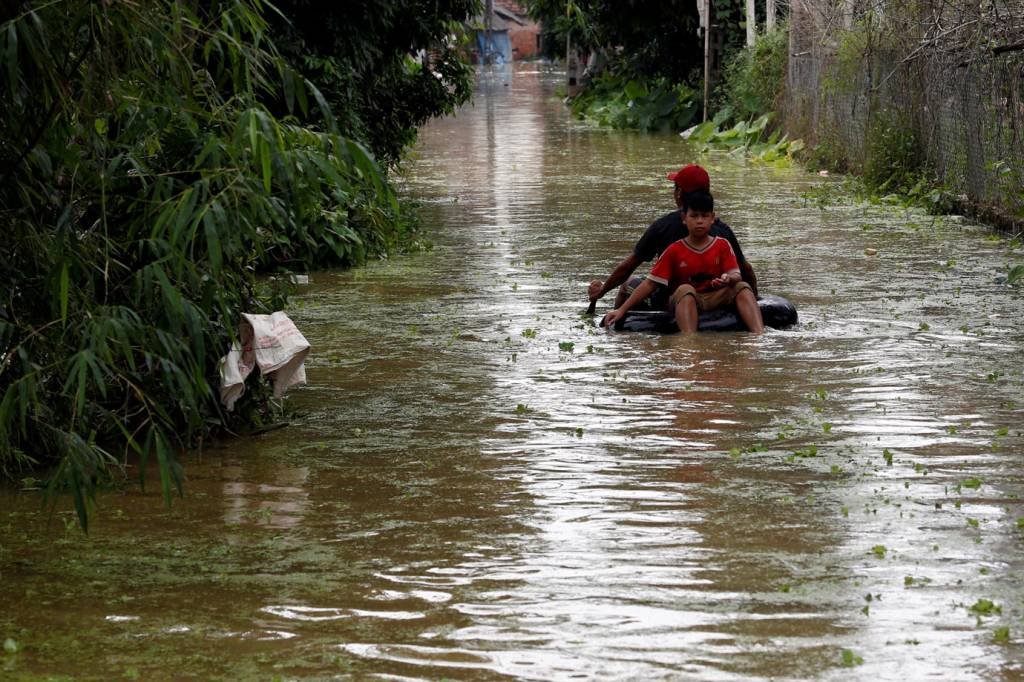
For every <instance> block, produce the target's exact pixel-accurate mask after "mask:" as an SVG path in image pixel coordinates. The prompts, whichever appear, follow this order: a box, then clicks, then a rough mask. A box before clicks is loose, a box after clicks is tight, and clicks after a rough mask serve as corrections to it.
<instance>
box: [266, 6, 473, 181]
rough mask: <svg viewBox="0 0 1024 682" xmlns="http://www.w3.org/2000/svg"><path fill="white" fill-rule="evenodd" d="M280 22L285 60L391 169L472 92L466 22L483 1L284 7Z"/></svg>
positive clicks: (276, 27)
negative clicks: (420, 132)
mask: <svg viewBox="0 0 1024 682" xmlns="http://www.w3.org/2000/svg"><path fill="white" fill-rule="evenodd" d="M276 6H277V7H278V8H279V9H280V10H281V13H282V16H281V17H278V19H277V20H276V21H275V22H274V31H275V40H276V42H277V44H278V47H279V48H280V49H281V51H282V53H283V54H284V55H285V56H286V57H287V58H288V59H289V61H290V62H291V63H292V64H294V65H295V66H296V67H297V68H299V69H300V71H301V72H302V74H303V75H304V76H306V77H307V78H309V79H310V80H311V81H313V82H315V83H316V84H317V86H318V87H319V88H320V90H321V91H322V92H323V93H324V95H325V97H326V98H327V100H328V101H329V102H330V103H331V106H332V108H333V109H334V110H335V111H336V112H337V114H338V117H339V125H340V126H341V129H342V132H343V133H344V134H346V135H349V136H352V137H355V138H357V139H361V140H363V141H364V142H365V143H366V144H367V145H368V146H369V147H370V148H371V149H372V150H373V152H374V153H375V154H376V155H377V157H378V158H379V159H380V160H382V161H383V162H385V163H388V164H391V163H394V162H395V161H397V160H398V158H399V157H400V156H401V153H402V150H403V149H404V148H405V147H406V146H408V145H409V144H411V143H412V141H413V140H414V139H415V136H416V128H417V127H418V126H420V125H422V124H423V123H424V122H426V121H427V120H428V119H430V118H432V117H434V116H437V115H439V114H444V113H448V112H450V111H451V110H452V109H453V108H454V107H455V106H457V105H458V104H461V103H463V102H465V101H466V100H467V99H468V98H469V95H470V93H471V90H470V88H471V85H472V83H471V75H472V71H471V68H470V67H469V66H468V65H467V64H465V63H464V62H463V61H462V60H461V59H460V54H459V49H460V44H459V36H460V35H461V34H462V23H463V22H464V21H465V20H466V19H467V18H468V17H469V16H470V15H472V14H474V13H476V12H478V11H479V8H480V3H479V2H478V0H437V1H431V0H351V1H350V2H345V3H337V2H326V1H323V0H282V1H281V2H277V3H276Z"/></svg>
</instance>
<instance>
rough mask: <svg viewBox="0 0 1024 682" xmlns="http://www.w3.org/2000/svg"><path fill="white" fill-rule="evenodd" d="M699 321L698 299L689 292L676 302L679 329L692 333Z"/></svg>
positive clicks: (685, 332)
mask: <svg viewBox="0 0 1024 682" xmlns="http://www.w3.org/2000/svg"><path fill="white" fill-rule="evenodd" d="M758 312H760V310H758ZM697 322H698V319H697V299H695V298H694V297H693V296H691V295H689V294H687V295H686V296H683V297H682V298H681V299H679V302H678V303H676V325H677V326H678V327H679V331H681V332H683V333H684V334H690V333H692V332H695V331H697Z"/></svg>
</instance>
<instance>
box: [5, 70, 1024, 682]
mask: <svg viewBox="0 0 1024 682" xmlns="http://www.w3.org/2000/svg"><path fill="white" fill-rule="evenodd" d="M558 81H559V78H558V75H557V74H555V73H549V72H546V71H544V70H543V69H542V67H537V66H533V65H523V66H518V67H516V68H515V69H507V70H498V71H489V72H485V73H483V74H482V75H481V80H480V84H479V88H478V92H477V96H476V100H475V103H474V104H473V105H472V106H467V107H465V108H463V109H462V110H460V111H459V112H458V114H457V115H456V116H454V117H452V118H448V119H445V120H441V121H436V122H433V123H431V124H430V125H429V126H427V128H426V129H425V130H424V131H423V133H422V136H421V140H420V143H419V145H418V147H417V150H416V153H415V155H414V157H413V159H412V160H411V161H410V162H409V163H408V164H407V166H406V171H405V175H404V177H403V180H402V182H403V185H404V189H405V191H406V192H407V193H408V194H409V195H411V196H413V197H415V198H416V199H418V200H419V201H420V202H421V203H422V215H423V218H424V226H425V230H424V232H425V234H426V235H427V236H428V237H429V239H430V241H431V242H432V248H430V249H429V250H424V251H421V252H418V253H414V254H411V255H408V256H401V257H396V258H394V259H392V260H390V261H385V262H379V263H375V264H372V265H370V266H369V267H367V268H363V269H359V270H354V271H350V272H330V273H313V274H312V277H311V279H312V283H311V285H310V286H309V287H308V288H303V289H302V291H301V293H300V296H299V299H298V300H297V304H298V305H297V306H296V308H295V309H294V310H292V311H290V312H291V313H292V315H293V318H294V319H295V320H296V322H297V323H298V324H299V327H300V328H301V329H302V330H303V332H304V333H305V335H306V336H307V338H308V339H309V340H310V342H311V343H312V345H313V353H312V355H311V359H310V361H309V366H308V375H309V379H310V382H311V383H310V386H308V387H305V388H300V389H298V390H296V391H295V392H294V393H293V394H290V397H289V398H288V400H289V404H290V405H291V406H292V408H293V409H294V410H295V411H296V412H297V417H296V418H294V419H293V420H292V421H293V423H292V426H291V427H289V428H287V429H283V430H280V431H275V432H273V433H270V434H267V435H265V436H262V437H259V438H255V439H249V440H245V441H240V442H236V443H233V444H231V445H230V446H227V447H224V448H214V449H207V450H206V451H205V452H204V453H202V455H201V457H200V456H199V455H196V456H193V457H190V461H189V463H188V465H187V473H188V479H189V480H188V482H187V484H186V497H185V499H183V500H179V501H176V502H175V504H174V507H173V508H172V510H171V511H170V512H167V511H166V510H165V509H164V508H163V507H162V505H161V503H160V501H159V492H158V491H157V490H149V492H148V493H146V494H143V493H141V492H138V491H133V492H126V493H125V494H123V495H107V496H105V497H104V498H103V499H102V500H101V507H100V509H99V517H98V519H97V521H96V524H95V528H94V529H93V531H92V534H91V536H90V537H89V538H88V539H87V540H83V539H82V538H81V537H80V535H79V534H78V532H77V530H75V528H74V526H73V524H69V526H70V528H69V530H67V531H65V529H64V527H63V524H62V523H61V519H63V518H65V515H62V514H58V515H57V518H56V520H53V521H51V522H50V523H49V525H47V523H46V519H45V518H41V517H40V516H39V514H38V511H37V510H38V499H37V498H36V497H34V496H33V495H31V494H25V493H14V492H4V493H0V526H2V527H4V528H5V534H4V539H3V540H2V541H0V542H2V545H0V575H2V578H3V580H2V581H0V599H2V600H3V603H4V604H5V609H4V612H3V614H2V615H0V627H2V629H0V638H3V637H10V638H13V639H15V640H17V643H18V647H19V649H18V651H17V652H16V653H14V654H7V655H6V658H3V659H0V664H3V665H5V666H7V667H6V670H8V671H10V672H13V673H16V674H22V675H26V676H27V675H44V674H63V675H81V676H83V677H89V676H95V677H111V676H113V677H123V676H132V675H135V676H139V677H141V678H143V679H159V678H167V677H173V676H186V677H187V676H196V677H201V678H260V679H267V678H271V677H274V676H276V675H277V676H281V678H283V679H292V678H300V679H305V678H308V679H327V678H332V677H338V678H341V679H346V678H350V677H351V678H356V679H367V678H370V679H394V680H398V679H441V678H447V679H474V680H476V679H506V678H517V679H536V680H563V679H643V680H656V679H666V680H669V679H736V678H766V677H771V678H792V679H796V678H832V679H844V680H845V679H871V680H875V679H885V680H906V679H922V678H926V677H936V678H942V679H959V680H966V679H1001V678H1006V679H1016V678H1019V677H1020V676H1022V675H1024V663H1022V662H1024V647H1022V642H1024V625H1022V620H1021V619H1022V616H1024V602H1022V596H1024V589H1022V581H1024V561H1022V552H1021V549H1022V542H1024V520H1021V519H1024V503H1022V501H1021V499H1020V495H1021V493H1022V491H1024V485H1022V483H1024V478H1022V472H1024V467H1022V464H1024V451H1022V445H1024V434H1022V429H1024V426H1022V422H1024V420H1022V413H1024V390H1022V385H1024V379H1022V366H1024V362H1022V358H1024V352H1022V351H1024V329H1022V325H1021V319H1022V315H1024V296H1022V293H1021V291H1020V290H1014V289H1013V288H1012V287H1009V286H1007V285H1005V284H1003V283H1001V282H1000V280H999V278H1000V276H1002V275H1005V272H1006V267H1007V264H1009V263H1012V262H1020V261H1021V260H1024V256H1022V255H1021V251H1020V250H1017V251H1016V252H1013V251H1012V250H1011V247H1012V245H1011V244H1008V242H1007V241H1006V240H1004V239H1000V238H997V237H994V236H992V235H991V233H990V232H989V231H988V230H987V229H985V228H983V227H980V226H977V225H974V224H971V223H969V222H965V221H963V220H960V219H956V218H934V217H930V216H926V215H923V214H919V213H915V212H909V211H906V210H903V209H899V208H895V207H891V206H885V205H868V204H864V203H860V202H857V201H855V200H854V199H853V198H851V197H849V196H846V195H845V194H844V193H843V190H842V186H841V184H840V183H839V182H838V181H836V180H833V179H830V178H819V177H818V176H816V175H811V174H808V173H806V172H804V171H801V170H799V169H776V168H766V167H764V166H758V165H753V164H749V163H747V162H745V161H744V160H743V159H742V158H737V157H735V156H731V155H727V154H723V153H717V152H711V153H709V154H707V155H705V156H701V157H698V156H697V154H698V151H699V150H697V149H695V148H694V147H692V146H690V145H689V144H688V143H687V142H684V141H683V140H681V139H680V138H679V137H678V136H677V135H643V134H638V133H630V132H621V131H608V130H602V129H595V128H592V127H590V126H588V125H586V124H583V123H580V122H576V121H572V120H571V119H570V117H569V116H568V114H567V112H566V110H565V108H564V106H563V105H562V104H561V103H560V102H559V100H558V99H557V97H555V95H554V89H555V87H556V86H557V84H558ZM693 161H699V162H700V163H702V164H703V165H705V166H706V167H707V168H708V169H709V170H710V172H711V177H712V190H713V192H714V193H715V196H716V200H717V204H718V209H719V214H720V215H721V216H722V217H723V218H724V219H725V220H726V222H728V223H729V224H731V225H732V226H733V228H734V229H735V231H736V233H737V235H738V236H739V239H740V241H741V243H742V245H743V247H744V250H745V251H746V253H747V256H748V258H749V259H750V261H751V262H752V263H753V264H754V266H755V268H756V269H757V272H758V275H759V279H760V282H761V288H762V290H763V291H764V292H766V293H774V294H779V295H783V296H786V297H787V298H789V299H790V300H791V301H793V302H794V303H795V304H796V305H797V306H798V308H799V310H800V319H801V324H800V325H799V326H798V327H797V328H796V329H793V330H789V331H773V330H769V331H768V333H767V334H766V335H764V336H763V337H753V336H751V335H749V334H735V333H733V334H705V335H697V336H690V337H685V338H684V337H682V336H679V335H675V336H664V337H659V336H654V335H646V334H615V333H609V332H606V331H604V330H600V329H595V328H594V326H593V321H592V320H591V319H588V318H585V317H583V316H581V313H582V312H583V310H584V309H585V308H586V299H585V288H586V283H587V281H589V280H590V279H591V278H593V277H603V276H605V275H607V273H608V272H609V270H610V269H611V267H612V266H613V265H614V263H615V262H617V261H618V259H620V258H621V257H623V256H625V255H626V254H627V253H628V252H629V250H630V249H631V247H632V244H633V242H634V241H635V240H636V239H637V237H638V236H639V235H640V234H641V232H642V231H643V229H644V228H645V227H646V225H647V224H648V223H649V222H650V221H652V220H653V219H655V218H657V217H659V216H660V215H662V214H663V213H665V212H667V211H668V210H670V209H671V208H672V206H671V191H670V189H671V188H670V186H669V183H668V182H667V181H665V180H664V175H665V173H666V172H668V171H670V170H673V169H676V168H678V167H679V166H681V165H683V164H685V163H689V162H693ZM866 249H874V250H876V251H877V255H874V256H868V255H865V250H866ZM604 303H605V305H599V307H598V311H599V312H601V311H602V310H606V309H607V304H609V303H610V301H605V302H604ZM67 518H69V519H70V518H71V517H70V516H67ZM1019 520H1021V521H1020V522H1019Z"/></svg>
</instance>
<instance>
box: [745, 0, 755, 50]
mask: <svg viewBox="0 0 1024 682" xmlns="http://www.w3.org/2000/svg"><path fill="white" fill-rule="evenodd" d="M756 40H757V7H756V6H755V4H754V0H747V47H753V46H754V41H756Z"/></svg>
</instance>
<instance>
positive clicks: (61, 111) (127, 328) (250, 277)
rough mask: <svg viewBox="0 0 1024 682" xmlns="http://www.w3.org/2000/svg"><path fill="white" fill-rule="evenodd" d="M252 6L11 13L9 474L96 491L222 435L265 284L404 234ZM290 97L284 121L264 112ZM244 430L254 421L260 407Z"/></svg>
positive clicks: (1, 68)
mask: <svg viewBox="0 0 1024 682" xmlns="http://www.w3.org/2000/svg"><path fill="white" fill-rule="evenodd" d="M273 11H274V10H273V9H272V8H271V7H270V6H268V5H266V4H264V3H263V2H261V1H260V0H230V1H229V0H224V1H216V0H214V1H212V2H211V1H205V2H199V1H190V2H176V1H172V0H154V1H150V2H142V3H129V2H113V3H110V2H100V1H92V2H84V1H83V2H71V1H68V2H61V1H59V0H51V1H48V2H14V3H5V4H4V5H3V9H2V10H0V254H2V258H3V268H2V272H0V476H5V477H8V478H11V477H17V476H18V475H20V474H21V472H24V471H26V470H27V469H30V468H31V469H33V470H38V469H39V468H40V467H42V468H43V469H44V470H46V471H48V472H49V474H48V476H47V490H48V492H49V494H50V495H51V496H53V495H56V494H58V493H60V492H63V491H67V492H69V493H70V495H71V498H72V499H73V501H74V505H75V509H76V510H77V513H78V518H79V521H80V523H81V525H82V527H83V528H86V529H87V527H88V519H89V507H90V505H91V504H93V502H94V499H95V494H96V491H97V488H98V487H99V486H102V485H103V484H104V483H106V482H108V481H111V480H112V479H114V478H116V477H118V476H120V474H121V472H122V471H123V469H124V466H125V464H126V462H128V461H129V459H131V458H132V457H136V458H138V460H139V471H143V472H144V471H145V470H146V468H147V465H148V463H149V461H150V460H155V462H156V464H157V468H158V470H159V472H160V474H159V478H160V486H161V489H162V492H163V495H164V496H165V498H166V499H168V500H170V497H171V496H172V494H173V492H174V490H175V489H176V488H177V489H178V490H179V491H180V488H181V480H182V479H181V469H180V465H179V463H178V459H177V452H178V451H179V450H180V449H181V448H184V447H188V446H190V445H193V444H195V443H196V442H197V441H198V439H200V438H201V437H202V436H203V435H204V434H205V433H206V432H207V431H208V430H209V429H210V428H211V427H213V426H216V425H222V424H225V423H226V422H227V418H226V416H225V415H224V414H223V413H222V412H221V411H220V408H219V405H218V403H217V391H216V385H215V377H216V371H215V366H216V365H215V363H216V359H217V357H218V356H219V355H221V354H222V353H223V352H224V350H225V348H226V346H227V345H228V343H229V342H230V340H231V335H232V333H233V332H232V330H233V329H234V327H235V325H236V323H237V320H238V316H239V314H240V313H241V312H253V311H260V310H269V309H271V308H273V307H277V306H280V305H282V304H283V300H284V299H283V294H282V293H281V292H277V291H271V290H268V289H267V288H266V286H264V285H261V284H259V283H258V281H257V279H256V276H255V275H256V273H257V272H258V271H260V270H263V269H268V268H272V267H275V266H277V265H279V264H282V263H286V264H300V265H301V264H311V263H317V264H326V263H337V264H347V263H353V262H359V261H361V260H363V259H364V258H366V257H367V255H368V254H371V253H377V252H380V251H382V250H386V249H387V248H388V247H389V246H390V245H392V244H394V243H395V242H396V241H397V240H400V239H402V237H403V235H402V232H403V230H405V229H407V227H406V226H407V224H408V222H407V220H406V219H405V218H404V217H403V214H402V211H401V208H400V206H399V204H398V202H397V200H396V198H395V196H394V194H393V192H392V191H391V189H390V187H389V185H388V184H387V181H386V179H385V178H384V176H383V175H382V174H381V171H380V169H379V167H378V166H377V164H376V162H375V161H374V159H373V158H372V157H371V155H370V154H369V153H368V152H367V151H366V150H365V149H364V148H363V147H362V146H361V145H360V144H358V143H357V142H355V141H353V140H352V139H349V138H347V137H345V136H344V135H343V134H342V133H343V131H339V130H338V129H337V127H336V125H335V123H334V118H333V116H332V114H331V112H330V110H329V108H328V106H327V103H326V102H325V101H324V98H323V97H322V96H321V95H320V93H319V92H318V91H317V89H316V88H315V87H314V86H313V84H311V83H309V82H308V81H305V80H304V79H303V78H301V77H300V76H299V75H298V74H297V72H296V71H295V70H294V69H292V68H291V66H289V64H288V63H287V62H286V61H284V60H283V59H281V57H280V56H279V55H278V53H277V51H276V50H275V48H274V46H273V45H272V44H271V43H270V41H269V40H268V36H267V23H266V20H265V17H266V16H268V14H267V13H269V12H273ZM282 99H283V100H285V102H286V104H287V110H288V111H292V112H295V113H296V114H300V113H301V114H302V117H303V120H310V114H311V113H317V112H318V113H319V117H318V118H316V120H317V121H319V123H318V124H317V125H315V126H308V125H306V126H304V125H301V124H300V123H299V122H298V119H297V118H294V117H292V116H289V115H285V116H281V117H275V116H273V115H271V113H270V109H268V107H267V106H265V103H268V102H275V103H276V102H280V101H281V100H282ZM249 396H250V397H248V398H247V401H248V402H246V403H242V404H240V406H239V407H240V408H241V409H240V411H241V413H242V415H243V416H248V417H252V416H253V414H254V413H255V412H256V411H258V410H259V409H261V403H260V401H261V400H262V399H265V394H261V393H260V392H259V391H257V392H255V393H252V394H249Z"/></svg>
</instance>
